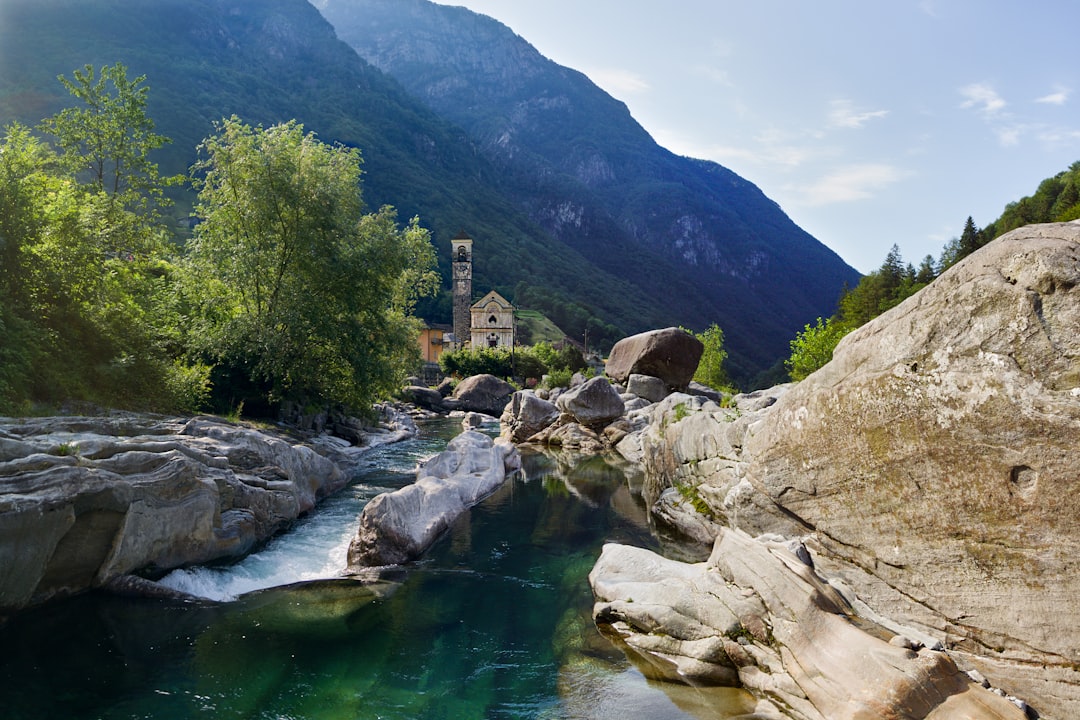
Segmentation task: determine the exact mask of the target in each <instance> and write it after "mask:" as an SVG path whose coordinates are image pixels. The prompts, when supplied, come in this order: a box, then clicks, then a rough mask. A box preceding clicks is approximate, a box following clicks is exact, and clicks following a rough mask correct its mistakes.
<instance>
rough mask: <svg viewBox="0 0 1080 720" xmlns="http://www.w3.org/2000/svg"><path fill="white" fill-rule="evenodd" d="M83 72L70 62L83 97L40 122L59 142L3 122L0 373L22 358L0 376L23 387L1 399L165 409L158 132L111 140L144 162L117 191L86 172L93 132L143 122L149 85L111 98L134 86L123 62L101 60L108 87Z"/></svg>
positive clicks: (168, 362)
mask: <svg viewBox="0 0 1080 720" xmlns="http://www.w3.org/2000/svg"><path fill="white" fill-rule="evenodd" d="M88 72H89V75H86V74H80V73H78V72H76V76H77V77H79V78H80V79H81V80H83V81H86V82H85V83H84V84H82V85H79V84H75V83H70V82H65V83H64V84H65V86H66V87H68V89H69V90H71V91H72V93H73V94H74V95H75V97H76V99H77V100H80V101H82V103H83V104H84V105H85V106H86V107H79V108H73V109H69V110H64V111H61V112H60V113H58V114H57V115H55V116H53V117H52V118H48V119H46V120H45V121H43V122H42V125H41V127H42V129H44V130H46V131H48V132H52V133H53V134H54V135H56V137H57V143H58V144H59V145H60V147H61V149H62V152H60V153H57V152H56V151H54V150H53V149H52V148H51V147H50V146H49V145H47V144H46V143H45V142H43V141H41V140H39V139H37V138H35V137H33V136H32V135H31V134H30V132H29V130H28V129H26V128H25V127H22V126H19V125H13V126H11V127H9V128H7V130H6V134H5V136H4V138H3V142H2V144H0V300H2V301H3V303H4V308H5V309H4V313H3V315H4V317H3V318H2V319H3V322H4V325H5V330H6V336H5V338H4V340H5V342H6V343H7V344H8V347H7V348H6V349H5V352H4V353H3V355H4V356H5V358H12V357H14V358H16V360H18V362H17V363H15V364H10V363H11V360H10V359H6V360H4V362H5V364H6V365H7V366H8V371H5V374H6V375H8V376H9V377H14V375H13V371H12V368H16V367H22V368H23V369H24V371H22V372H20V373H18V375H19V377H18V378H17V380H18V382H16V383H13V382H12V381H10V380H9V381H8V382H7V386H8V387H9V388H13V387H17V388H19V391H8V393H7V397H8V401H9V403H11V404H16V403H18V402H22V401H28V400H29V399H34V400H38V401H46V402H49V401H61V400H66V399H80V400H90V401H95V402H100V403H107V404H109V405H112V406H127V407H149V408H160V409H165V408H173V407H176V406H177V403H175V402H174V400H176V398H173V397H170V396H169V392H170V391H169V388H172V387H175V386H174V385H173V384H172V383H171V380H170V375H171V373H172V371H173V367H174V366H173V364H172V359H171V358H169V357H167V353H166V351H165V349H164V347H163V346H162V343H161V341H162V337H163V334H167V331H166V328H165V325H166V324H167V322H166V320H165V314H166V313H164V308H165V307H166V303H164V302H163V299H164V295H165V292H164V291H165V288H166V284H167V282H166V280H165V275H167V273H168V267H167V263H165V262H164V260H163V256H164V249H165V246H166V243H165V232H166V231H165V228H164V227H163V226H162V225H161V224H160V222H159V221H158V220H159V219H158V218H157V216H156V214H155V213H154V212H152V211H151V210H150V208H151V207H152V206H153V203H152V202H151V200H152V198H153V197H154V196H155V195H160V194H161V187H162V185H161V184H160V183H159V184H155V181H159V180H160V178H157V176H156V166H154V165H153V164H152V163H151V162H150V161H149V159H148V157H147V153H149V152H150V151H151V150H153V149H155V148H156V147H159V146H160V143H159V139H156V138H155V139H149V140H148V139H146V138H145V137H143V136H142V135H140V134H139V133H134V134H132V133H127V134H126V135H124V136H123V138H122V139H121V140H119V141H118V142H119V143H120V145H123V146H124V147H122V148H120V149H119V150H116V152H115V153H114V154H116V155H117V156H120V157H123V156H125V155H124V154H125V153H126V154H127V155H129V156H131V157H137V158H139V161H140V162H141V163H142V165H143V166H144V168H146V171H145V172H144V173H143V174H142V175H141V176H140V177H141V180H140V181H139V182H137V183H133V184H129V183H123V185H122V187H120V189H119V190H117V187H118V186H117V185H115V184H114V185H111V186H109V187H106V186H105V185H104V184H103V183H101V182H99V181H98V180H97V179H95V177H94V176H93V174H92V173H82V172H81V170H82V169H83V168H86V167H90V166H91V165H93V164H94V163H95V159H94V158H96V157H98V155H97V154H95V153H97V152H98V150H100V148H101V147H102V145H101V143H100V142H98V141H97V140H96V138H101V137H106V136H112V135H113V134H114V133H113V131H112V130H111V128H115V127H122V128H123V127H145V126H146V124H147V123H149V120H148V118H146V116H145V91H146V89H145V88H142V89H141V90H140V92H139V93H138V101H135V102H132V101H128V102H126V103H118V102H114V100H116V97H119V96H122V95H125V93H126V92H127V91H128V90H130V87H129V85H130V84H129V83H127V82H126V76H125V71H124V69H123V66H121V65H117V66H114V67H113V68H111V69H109V71H108V72H107V73H106V72H104V71H103V74H104V75H105V76H107V77H108V78H109V80H110V82H112V81H113V80H115V81H116V82H117V83H118V85H117V87H116V88H113V89H110V88H109V87H108V86H107V84H105V83H104V80H103V81H102V82H101V83H97V84H93V83H92V82H91V81H92V72H90V71H88ZM61 79H62V78H61ZM62 80H63V79H62ZM117 88H119V89H117ZM114 91H115V93H116V95H115V96H114V94H113V92H114ZM95 148H97V149H98V150H95ZM124 162H127V161H124ZM113 167H114V169H115V170H116V171H117V172H120V170H119V168H121V167H126V166H125V165H124V164H123V163H116V164H114V165H113ZM162 182H164V181H162ZM169 322H172V320H170V321H169ZM16 395H21V398H20V397H16Z"/></svg>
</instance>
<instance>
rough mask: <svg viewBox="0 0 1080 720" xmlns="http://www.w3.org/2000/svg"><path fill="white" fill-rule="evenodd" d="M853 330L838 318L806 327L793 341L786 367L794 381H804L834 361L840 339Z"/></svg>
mask: <svg viewBox="0 0 1080 720" xmlns="http://www.w3.org/2000/svg"><path fill="white" fill-rule="evenodd" d="M851 330H852V328H851V327H849V326H848V325H846V324H845V323H843V322H841V321H839V320H837V319H836V318H829V319H828V320H824V321H823V320H822V319H821V318H818V319H817V324H816V325H814V326H810V325H806V327H805V328H803V331H802V332H801V333H799V334H798V335H796V336H795V339H794V340H792V341H791V357H789V358H788V360H787V362H786V363H785V365H786V366H787V369H788V374H790V375H791V379H792V380H802V379H803V378H805V377H806V376H807V375H809V374H810V373H812V372H814V371H815V370H817V369H818V368H820V367H821V366H822V365H824V364H825V363H827V362H829V361H830V360H832V354H833V350H834V349H835V348H836V344H837V343H838V342H840V338H842V337H844V336H845V335H847V334H848V333H849V332H851Z"/></svg>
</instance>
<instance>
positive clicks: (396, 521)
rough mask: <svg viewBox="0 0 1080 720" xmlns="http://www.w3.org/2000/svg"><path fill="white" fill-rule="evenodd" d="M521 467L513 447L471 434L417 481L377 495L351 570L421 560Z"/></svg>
mask: <svg viewBox="0 0 1080 720" xmlns="http://www.w3.org/2000/svg"><path fill="white" fill-rule="evenodd" d="M519 467H520V456H519V455H518V453H517V450H516V449H515V448H514V446H513V445H511V444H510V443H507V442H504V441H501V440H500V441H493V440H492V439H491V438H490V437H489V436H487V435H485V434H483V433H480V432H477V431H475V430H469V431H466V432H463V433H461V434H460V435H458V436H457V437H456V438H454V439H453V440H451V441H450V443H449V444H448V445H447V446H446V450H444V451H443V452H441V453H439V454H438V455H437V456H435V457H434V458H433V459H431V460H430V461H428V462H427V463H426V464H425V465H423V466H422V467H421V468H420V469H419V470H418V471H417V474H416V481H415V482H414V483H412V484H411V485H407V486H405V487H403V488H401V489H400V490H395V491H394V492H388V493H383V494H381V495H377V496H376V497H375V498H373V499H372V500H371V502H369V503H368V504H367V505H365V506H364V511H363V512H362V513H361V515H360V528H359V530H358V531H357V534H356V537H355V538H353V541H352V543H351V544H350V546H349V556H348V563H349V570H351V571H353V572H359V571H362V570H363V569H364V568H367V567H375V566H383V565H399V564H401V563H405V562H408V561H409V560H414V559H416V558H418V557H420V555H421V554H423V552H424V551H425V550H426V549H427V548H428V547H430V545H431V544H432V543H433V542H435V540H436V539H438V537H439V536H440V535H441V534H442V533H443V532H444V531H445V530H446V529H447V528H449V527H450V525H451V524H453V522H454V520H456V519H457V518H458V517H459V516H460V515H461V514H462V513H464V512H465V511H466V510H468V509H469V508H470V507H472V506H473V505H475V504H476V503H478V502H480V501H481V500H483V499H484V498H485V497H487V496H488V495H490V494H491V493H492V492H494V491H495V490H496V489H497V488H498V487H499V486H500V485H502V483H503V482H504V481H505V480H506V477H507V475H508V474H509V473H511V472H513V471H514V470H517V469H518V468H519Z"/></svg>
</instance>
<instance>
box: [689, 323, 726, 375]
mask: <svg viewBox="0 0 1080 720" xmlns="http://www.w3.org/2000/svg"><path fill="white" fill-rule="evenodd" d="M683 329H684V330H685V328H683ZM687 332H690V331H689V330H688V331H687ZM691 334H693V336H694V337H696V338H697V339H698V340H700V341H701V344H702V345H704V346H705V347H704V350H703V351H702V353H701V360H700V361H698V366H697V370H696V371H695V372H694V380H695V381H696V382H699V383H701V384H702V385H708V386H709V387H711V388H713V389H714V390H732V389H733V387H732V383H731V379H730V378H729V377H728V374H727V371H726V370H725V369H724V361H725V360H727V355H728V354H727V350H725V349H724V331H723V330H721V329H720V326H719V325H717V324H716V323H713V324H712V325H710V326H709V327H707V328H705V331H704V332H700V333H691Z"/></svg>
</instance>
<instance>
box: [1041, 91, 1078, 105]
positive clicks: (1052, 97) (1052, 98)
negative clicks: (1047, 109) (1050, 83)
mask: <svg viewBox="0 0 1080 720" xmlns="http://www.w3.org/2000/svg"><path fill="white" fill-rule="evenodd" d="M1069 92H1070V91H1069V90H1068V89H1067V88H1062V87H1059V88H1056V89H1055V90H1054V92H1052V93H1050V94H1049V95H1043V96H1042V97H1040V98H1035V102H1037V103H1043V104H1046V105H1064V104H1065V101H1066V100H1068V99H1069Z"/></svg>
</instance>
